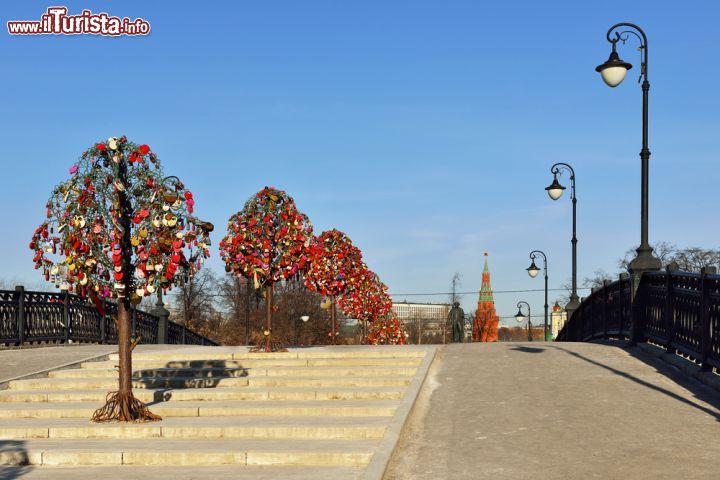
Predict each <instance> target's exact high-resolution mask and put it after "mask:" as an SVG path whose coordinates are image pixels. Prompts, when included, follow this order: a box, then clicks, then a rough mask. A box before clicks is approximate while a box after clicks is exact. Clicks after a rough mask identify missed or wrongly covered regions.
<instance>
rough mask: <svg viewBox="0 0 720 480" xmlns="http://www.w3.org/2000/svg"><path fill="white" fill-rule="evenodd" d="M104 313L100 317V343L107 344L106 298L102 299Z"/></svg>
mask: <svg viewBox="0 0 720 480" xmlns="http://www.w3.org/2000/svg"><path fill="white" fill-rule="evenodd" d="M101 302H102V311H103V314H102V315H100V343H107V304H106V302H105V297H103V298H102V300H101Z"/></svg>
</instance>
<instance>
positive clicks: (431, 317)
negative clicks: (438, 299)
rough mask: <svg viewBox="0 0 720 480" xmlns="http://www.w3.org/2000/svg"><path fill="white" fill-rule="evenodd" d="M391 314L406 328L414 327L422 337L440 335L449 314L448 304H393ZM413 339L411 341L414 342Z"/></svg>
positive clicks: (405, 302)
mask: <svg viewBox="0 0 720 480" xmlns="http://www.w3.org/2000/svg"><path fill="white" fill-rule="evenodd" d="M392 309H393V312H395V315H397V318H398V320H400V321H401V322H403V323H404V324H405V326H406V327H415V328H416V329H417V331H418V332H422V335H423V336H425V335H431V334H441V335H442V333H443V329H444V328H445V326H446V323H447V317H448V314H449V313H450V304H448V303H410V302H407V301H404V302H393V306H392ZM446 334H447V332H446ZM414 340H415V339H411V341H414Z"/></svg>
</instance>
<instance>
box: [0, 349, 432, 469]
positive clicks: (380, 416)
mask: <svg viewBox="0 0 720 480" xmlns="http://www.w3.org/2000/svg"><path fill="white" fill-rule="evenodd" d="M433 355H434V350H433V349H432V347H425V348H419V347H326V348H322V347H316V348H306V349H293V350H291V351H289V352H282V353H272V354H266V353H248V352H247V349H246V348H244V347H233V348H230V347H183V348H179V349H177V350H170V351H168V350H166V351H162V352H150V353H139V354H136V355H134V361H133V366H134V373H133V378H134V387H135V395H136V396H137V397H138V398H140V399H141V400H142V401H144V402H146V403H148V404H150V408H151V410H152V411H153V412H154V413H156V414H159V415H161V416H162V417H163V420H162V421H161V422H152V423H140V424H118V423H111V424H94V423H92V422H90V421H89V418H90V416H91V415H92V413H93V412H94V411H95V409H97V408H98V407H99V406H101V405H102V404H103V402H104V398H105V395H106V394H107V392H108V391H110V390H114V389H116V386H117V370H116V367H115V365H116V363H117V355H110V357H109V359H107V360H103V361H95V362H87V363H83V364H81V365H80V366H79V368H70V369H62V370H54V371H51V372H50V373H49V375H48V377H47V378H30V379H21V380H14V381H11V382H9V384H8V388H7V389H6V390H2V391H0V477H2V478H6V477H7V478H13V476H12V475H16V476H20V475H22V478H27V479H31V478H58V479H62V478H68V479H70V478H72V479H73V480H79V479H82V478H92V479H102V478H108V479H109V478H117V477H118V476H123V477H124V478H145V477H148V478H153V479H162V478H168V479H170V478H172V479H173V480H181V479H185V478H188V479H189V478H193V479H195V478H198V479H200V478H208V479H211V478H212V479H215V478H219V479H222V478H246V477H247V478H292V479H299V478H308V479H310V478H312V479H314V480H318V479H323V478H333V479H346V478H347V479H354V478H360V477H362V476H365V477H366V478H381V476H382V472H383V471H384V466H385V462H386V460H387V458H388V457H389V454H390V453H391V451H392V448H394V445H395V442H396V440H397V435H399V432H400V429H401V428H402V425H403V423H404V421H405V418H406V416H407V414H408V413H409V410H410V407H411V406H412V403H413V401H414V399H415V396H416V395H417V390H418V389H419V387H420V385H421V384H422V381H423V379H424V377H425V374H426V372H427V369H428V367H429V364H430V362H431V360H432V357H433ZM389 431H390V435H386V434H387V433H388V432H389ZM373 459H375V461H374V462H373Z"/></svg>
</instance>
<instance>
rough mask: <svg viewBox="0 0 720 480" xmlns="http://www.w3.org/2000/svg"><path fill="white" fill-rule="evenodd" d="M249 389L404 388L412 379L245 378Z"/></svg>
mask: <svg viewBox="0 0 720 480" xmlns="http://www.w3.org/2000/svg"><path fill="white" fill-rule="evenodd" d="M246 378H247V379H248V382H249V383H248V385H250V386H251V387H340V386H357V387H360V386H362V387H406V386H408V385H409V384H410V381H411V380H412V377H320V378H317V377H316V378H313V377H287V376H286V377H280V376H278V377H246Z"/></svg>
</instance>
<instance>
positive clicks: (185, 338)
mask: <svg viewBox="0 0 720 480" xmlns="http://www.w3.org/2000/svg"><path fill="white" fill-rule="evenodd" d="M103 304H104V307H105V315H104V316H103V315H100V313H99V312H98V310H97V308H96V307H95V305H94V304H93V303H91V302H89V301H88V299H86V298H82V297H80V296H78V295H74V294H71V293H68V292H60V293H57V292H33V291H27V290H25V289H24V288H23V287H16V289H15V290H0V345H5V346H8V345H25V344H33V343H70V342H86V343H110V344H112V343H117V339H118V334H117V327H116V326H115V322H114V320H113V318H114V316H115V315H116V314H117V305H116V304H115V303H114V302H112V301H107V300H103ZM130 318H131V321H132V326H131V328H132V330H131V331H132V332H133V334H134V335H137V336H140V337H141V341H142V343H146V344H149V343H174V344H188V345H217V344H216V343H215V342H213V341H212V340H210V339H209V338H207V337H204V336H202V335H199V334H197V333H195V332H193V331H191V330H189V329H188V328H186V327H185V326H183V325H180V324H177V323H175V322H171V321H168V320H165V321H167V328H166V329H161V328H160V323H161V321H163V319H161V318H159V317H157V316H155V315H153V314H151V313H148V312H145V311H143V310H139V309H136V308H134V307H133V309H132V311H131V316H130ZM162 331H164V332H167V333H166V334H165V335H166V338H160V337H161V332H162Z"/></svg>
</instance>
